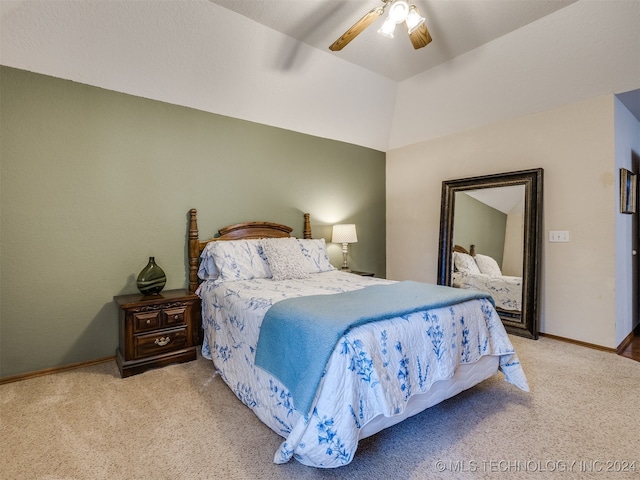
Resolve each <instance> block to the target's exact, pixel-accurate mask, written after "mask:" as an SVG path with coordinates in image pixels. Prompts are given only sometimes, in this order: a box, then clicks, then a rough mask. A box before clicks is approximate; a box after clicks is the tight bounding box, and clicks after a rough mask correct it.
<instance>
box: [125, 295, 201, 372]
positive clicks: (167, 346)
mask: <svg viewBox="0 0 640 480" xmlns="http://www.w3.org/2000/svg"><path fill="white" fill-rule="evenodd" d="M113 299H114V301H115V302H116V304H117V305H118V307H120V319H119V327H118V331H119V346H118V349H117V350H116V363H117V364H118V369H119V370H120V374H121V375H122V377H123V378H124V377H128V376H130V375H136V374H138V373H142V372H144V371H145V370H148V369H150V368H157V367H162V366H165V365H168V364H170V363H181V362H189V361H191V360H195V359H196V347H195V345H196V341H197V339H196V338H195V336H197V325H196V324H195V319H197V318H199V308H200V299H199V298H198V296H197V295H194V294H193V293H191V292H189V291H188V290H184V289H181V290H168V291H163V292H160V293H159V294H157V295H146V296H145V295H142V294H140V293H138V294H133V295H118V296H116V297H113ZM194 335H195V336H194Z"/></svg>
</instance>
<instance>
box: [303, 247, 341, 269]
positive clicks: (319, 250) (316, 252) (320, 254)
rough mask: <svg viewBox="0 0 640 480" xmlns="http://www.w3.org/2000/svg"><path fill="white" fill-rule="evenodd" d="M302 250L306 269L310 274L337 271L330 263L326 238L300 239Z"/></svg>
mask: <svg viewBox="0 0 640 480" xmlns="http://www.w3.org/2000/svg"><path fill="white" fill-rule="evenodd" d="M298 243H299V244H300V250H301V251H302V255H303V256H304V259H305V269H306V271H307V272H308V273H322V272H328V271H331V270H335V269H336V268H335V267H334V266H333V265H331V262H330V261H329V253H328V252H327V244H326V242H325V240H324V238H314V239H308V238H306V239H298Z"/></svg>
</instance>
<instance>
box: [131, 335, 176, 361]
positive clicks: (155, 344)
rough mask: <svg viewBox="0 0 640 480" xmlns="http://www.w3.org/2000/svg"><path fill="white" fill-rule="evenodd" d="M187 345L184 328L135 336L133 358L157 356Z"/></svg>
mask: <svg viewBox="0 0 640 480" xmlns="http://www.w3.org/2000/svg"><path fill="white" fill-rule="evenodd" d="M188 343H189V342H188V336H187V328H186V327H184V328H178V329H174V330H161V331H159V332H153V333H148V334H144V335H136V336H135V338H134V358H141V357H149V356H152V355H159V354H161V353H164V352H168V351H172V350H177V349H180V348H184V347H186V346H187V345H188Z"/></svg>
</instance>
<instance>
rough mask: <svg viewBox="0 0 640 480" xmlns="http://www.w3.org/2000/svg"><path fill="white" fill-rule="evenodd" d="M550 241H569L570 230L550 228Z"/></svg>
mask: <svg viewBox="0 0 640 480" xmlns="http://www.w3.org/2000/svg"><path fill="white" fill-rule="evenodd" d="M549 241H550V242H565V243H566V242H568V241H569V232H568V231H567V230H549Z"/></svg>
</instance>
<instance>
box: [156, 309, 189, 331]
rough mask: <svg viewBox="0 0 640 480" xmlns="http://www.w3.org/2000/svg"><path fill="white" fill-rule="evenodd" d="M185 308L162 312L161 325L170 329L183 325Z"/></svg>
mask: <svg viewBox="0 0 640 480" xmlns="http://www.w3.org/2000/svg"><path fill="white" fill-rule="evenodd" d="M185 310H186V309H185V307H179V308H167V309H166V310H163V311H162V324H163V325H166V326H170V327H174V326H177V325H184V323H185V321H184V312H185Z"/></svg>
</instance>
